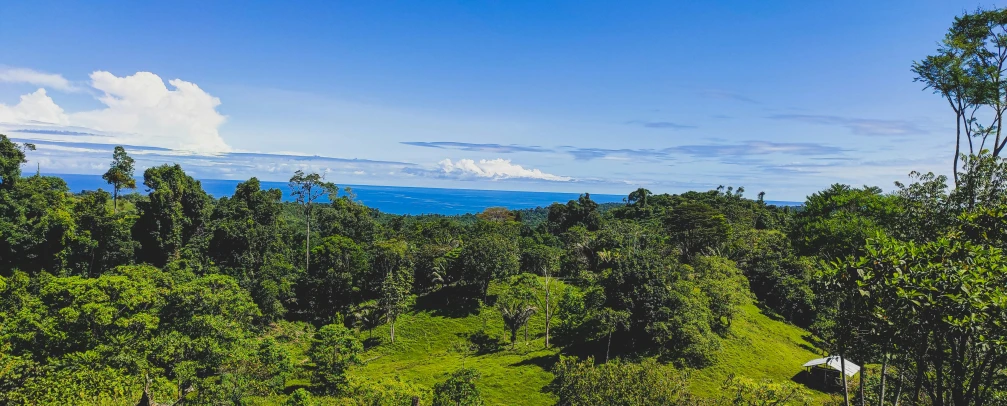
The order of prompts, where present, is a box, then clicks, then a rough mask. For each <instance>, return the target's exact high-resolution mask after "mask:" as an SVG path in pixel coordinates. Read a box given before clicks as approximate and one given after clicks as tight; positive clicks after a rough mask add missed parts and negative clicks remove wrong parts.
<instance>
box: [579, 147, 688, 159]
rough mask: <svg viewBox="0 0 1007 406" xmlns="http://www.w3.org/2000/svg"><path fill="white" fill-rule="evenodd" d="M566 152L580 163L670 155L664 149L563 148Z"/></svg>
mask: <svg viewBox="0 0 1007 406" xmlns="http://www.w3.org/2000/svg"><path fill="white" fill-rule="evenodd" d="M561 148H563V149H564V151H565V152H566V153H568V154H570V155H571V156H573V158H574V159H576V160H579V161H590V160H592V159H606V158H624V159H637V158H650V159H661V158H666V157H667V155H668V153H667V150H663V149H630V148H622V149H608V148H580V147H572V146H564V147H561Z"/></svg>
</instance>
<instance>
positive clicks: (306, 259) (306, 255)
mask: <svg viewBox="0 0 1007 406" xmlns="http://www.w3.org/2000/svg"><path fill="white" fill-rule="evenodd" d="M305 213H306V215H305V216H304V219H305V220H307V225H308V228H307V229H306V231H305V233H304V272H308V265H309V262H310V259H311V257H310V256H309V255H310V251H309V250H308V249H309V247H311V212H310V211H306V212H305Z"/></svg>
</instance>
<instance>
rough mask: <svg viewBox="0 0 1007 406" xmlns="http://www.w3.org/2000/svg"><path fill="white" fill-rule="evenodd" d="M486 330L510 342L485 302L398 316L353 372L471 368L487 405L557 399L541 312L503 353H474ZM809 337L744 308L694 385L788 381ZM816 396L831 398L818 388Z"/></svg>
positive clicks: (404, 375)
mask: <svg viewBox="0 0 1007 406" xmlns="http://www.w3.org/2000/svg"><path fill="white" fill-rule="evenodd" d="M481 330H482V331H486V332H487V333H489V334H490V335H494V336H496V337H498V338H499V339H500V340H501V341H503V340H504V337H505V334H506V333H505V332H504V327H503V322H502V321H501V318H500V315H499V313H498V312H497V310H496V309H495V308H492V307H483V308H481V309H479V310H478V312H472V314H468V315H462V316H459V315H443V314H438V312H437V311H436V310H423V311H413V312H411V313H409V314H406V315H403V316H401V317H400V319H399V321H398V323H397V326H396V341H395V344H388V343H387V339H388V326H381V327H379V328H376V329H375V330H374V331H373V332H372V333H373V334H374V336H375V337H381V339H382V340H383V343H382V344H381V345H378V346H375V347H373V348H371V349H369V350H368V351H366V353H365V354H364V355H363V358H364V359H365V360H367V363H366V364H365V365H364V366H362V367H360V368H358V369H357V370H355V371H354V374H356V375H358V376H361V377H367V378H372V379H381V378H398V379H401V380H403V381H406V382H411V383H415V384H419V385H423V386H428V387H432V386H433V385H434V384H435V383H436V382H438V381H441V380H443V379H444V378H445V377H446V376H447V375H448V374H449V373H451V372H452V371H454V370H456V369H458V368H461V367H471V368H475V369H476V370H478V371H479V372H480V373H481V374H482V378H481V380H480V381H479V386H480V388H481V390H482V393H483V396H484V398H485V400H486V401H487V403H488V404H493V405H508V404H525V405H546V404H553V403H555V401H556V398H555V397H554V396H553V395H552V394H550V393H547V392H545V390H544V389H545V387H546V385H548V384H549V382H550V381H552V374H551V373H550V372H549V369H550V368H551V365H552V364H553V363H554V362H555V361H556V360H557V359H558V355H559V351H558V350H557V349H556V348H551V349H544V337H543V335H544V325H543V321H542V317H536V318H533V321H532V323H531V325H530V333H531V336H532V339H531V340H530V342H529V343H528V344H527V345H526V344H525V343H524V341H523V336H521V335H519V342H518V345H517V346H516V348H515V349H511V348H510V346H509V345H507V346H505V347H504V349H502V350H500V351H498V352H493V353H489V354H483V355H479V354H475V353H473V351H471V349H470V348H469V347H470V343H469V340H468V339H467V335H468V334H471V333H474V332H477V331H481ZM807 334H808V333H807V332H805V331H804V330H802V329H800V328H797V327H794V326H792V325H789V324H787V323H785V322H782V321H778V320H774V319H773V318H771V317H769V316H767V315H765V314H763V313H762V311H761V310H760V309H759V308H758V307H756V306H755V305H754V304H749V305H746V306H743V307H742V312H741V314H740V315H739V317H737V319H736V320H735V321H734V323H733V326H732V328H731V333H730V335H729V336H728V337H726V338H725V339H724V340H723V348H722V350H721V351H720V353H719V354H718V356H717V362H716V363H715V364H714V365H713V366H710V367H708V368H704V369H702V370H698V371H693V372H692V373H691V389H692V391H693V392H694V393H695V394H697V395H700V396H703V397H712V396H716V395H717V394H718V392H719V389H720V386H721V384H722V383H723V382H724V381H725V380H726V379H727V378H728V376H729V375H730V374H731V373H734V374H736V375H739V376H745V377H748V378H752V379H755V380H761V379H770V380H773V381H787V380H790V379H791V378H792V377H794V376H795V375H796V374H798V373H799V372H801V371H802V370H803V368H802V367H801V365H802V364H803V363H805V362H806V361H808V360H810V359H813V358H818V357H820V356H821V355H820V353H818V352H817V350H816V349H815V348H814V347H813V346H812V345H811V343H809V342H808V341H807V340H806V339H805V338H804V337H805V336H806V335H807ZM364 336H365V337H366V336H367V333H365V335H364ZM815 397H816V400H822V401H825V400H827V399H829V396H828V395H826V394H822V393H818V392H815Z"/></svg>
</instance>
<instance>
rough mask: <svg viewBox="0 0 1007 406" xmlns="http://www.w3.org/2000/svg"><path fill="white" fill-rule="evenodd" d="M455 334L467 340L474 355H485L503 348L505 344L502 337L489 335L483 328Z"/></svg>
mask: <svg viewBox="0 0 1007 406" xmlns="http://www.w3.org/2000/svg"><path fill="white" fill-rule="evenodd" d="M456 335H457V336H458V337H461V338H464V339H466V340H468V342H469V349H470V350H471V351H473V352H474V353H475V355H486V354H492V353H495V352H499V351H501V350H503V349H504V346H505V345H506V344H505V343H504V341H503V339H501V338H500V337H497V336H492V335H489V334H487V333H486V331H485V330H479V331H475V332H471V333H457V334H456Z"/></svg>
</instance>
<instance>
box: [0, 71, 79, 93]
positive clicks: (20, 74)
mask: <svg viewBox="0 0 1007 406" xmlns="http://www.w3.org/2000/svg"><path fill="white" fill-rule="evenodd" d="M0 82H7V83H28V84H31V85H35V86H42V87H48V88H51V89H56V90H62V91H64V92H74V91H78V90H80V88H78V87H76V86H74V85H73V84H72V83H70V81H69V80H66V78H64V77H63V75H57V74H54V73H44V72H38V71H34V70H31V69H25V68H12V67H3V66H0Z"/></svg>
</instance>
